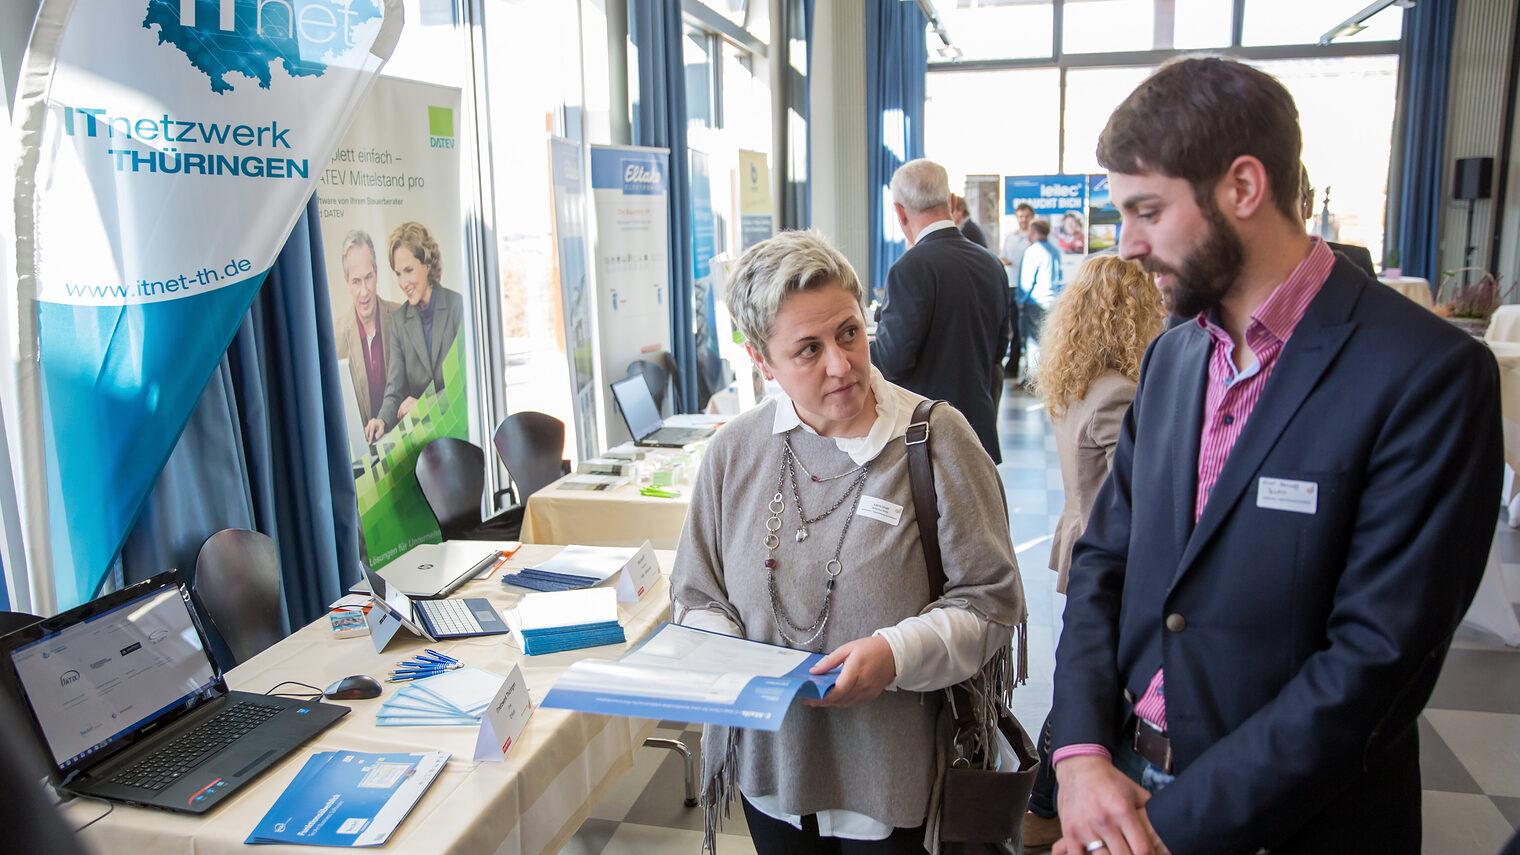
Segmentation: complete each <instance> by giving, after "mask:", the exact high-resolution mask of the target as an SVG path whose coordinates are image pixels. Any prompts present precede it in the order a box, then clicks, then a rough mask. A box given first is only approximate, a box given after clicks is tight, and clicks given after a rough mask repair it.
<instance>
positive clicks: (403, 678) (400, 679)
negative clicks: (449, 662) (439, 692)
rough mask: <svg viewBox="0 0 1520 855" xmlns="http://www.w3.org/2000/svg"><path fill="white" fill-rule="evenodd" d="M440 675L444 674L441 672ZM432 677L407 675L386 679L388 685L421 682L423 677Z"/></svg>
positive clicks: (428, 675)
mask: <svg viewBox="0 0 1520 855" xmlns="http://www.w3.org/2000/svg"><path fill="white" fill-rule="evenodd" d="M439 673H440V674H441V673H443V672H441V671H440V672H439ZM431 676H433V675H432V674H407V675H405V676H400V677H386V678H385V682H387V683H400V682H403V681H406V680H421V679H422V678H423V677H431Z"/></svg>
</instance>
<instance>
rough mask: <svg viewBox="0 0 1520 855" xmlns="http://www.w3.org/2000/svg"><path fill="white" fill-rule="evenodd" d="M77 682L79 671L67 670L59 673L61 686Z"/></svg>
mask: <svg viewBox="0 0 1520 855" xmlns="http://www.w3.org/2000/svg"><path fill="white" fill-rule="evenodd" d="M77 682H79V672H78V671H65V672H63V673H62V674H59V675H58V685H60V686H67V685H68V684H70V683H77Z"/></svg>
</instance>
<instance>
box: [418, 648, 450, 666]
mask: <svg viewBox="0 0 1520 855" xmlns="http://www.w3.org/2000/svg"><path fill="white" fill-rule="evenodd" d="M422 652H423V653H424V654H426V655H428V656H433V657H436V658H438V659H442V660H443V661H445V662H450V663H458V662H459V660H458V659H455V658H454V657H452V656H445V655H443V654H442V653H439V652H438V651H436V650H433V649H431V648H429V649H427V650H424V651H422Z"/></svg>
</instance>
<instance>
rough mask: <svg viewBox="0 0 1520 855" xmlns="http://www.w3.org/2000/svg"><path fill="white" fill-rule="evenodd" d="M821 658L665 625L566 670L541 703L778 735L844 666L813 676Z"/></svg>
mask: <svg viewBox="0 0 1520 855" xmlns="http://www.w3.org/2000/svg"><path fill="white" fill-rule="evenodd" d="M822 659H823V656H822V655H821V654H818V653H808V652H806V651H803V650H792V649H791V648H788V647H777V646H775V645H772V644H765V643H762V642H759V641H749V640H747V639H743V638H733V637H731V636H727V635H720V634H718V633H714V632H706V631H703V630H700V629H692V628H691V627H686V626H676V625H675V624H670V623H664V624H661V625H660V627H659V629H656V630H655V631H654V633H653V634H652V635H650V636H649V637H648V638H646V639H644V641H642V642H641V643H639V645H638V646H636V647H634V648H633V649H632V650H630V651H628V652H627V653H625V654H623V655H622V656H621V657H619V658H617V659H615V660H612V661H607V660H598V659H585V660H582V661H580V662H576V663H575V664H573V665H571V666H570V667H569V668H568V669H566V670H565V673H564V674H563V675H561V676H560V678H559V680H558V681H557V682H556V683H555V684H554V688H553V689H551V690H550V691H549V695H548V696H547V697H545V698H544V702H543V704H542V706H545V707H558V708H560V709H569V710H578V711H580V712H593V713H602V714H604V715H624V716H633V717H636V718H657V719H666V720H671V721H685V722H698V723H702V724H726V725H731V726H735V727H749V728H755V729H757V730H779V729H780V728H781V721H782V719H783V718H784V717H785V716H786V711H787V709H788V708H789V707H790V706H791V703H792V701H793V700H794V699H795V698H799V697H802V698H821V697H823V696H824V695H825V694H827V693H828V691H829V690H830V689H832V688H833V687H834V680H835V679H836V678H837V677H838V676H839V674H838V669H835V670H834V671H830V672H828V673H825V674H810V673H808V672H809V669H811V668H812V667H813V666H814V665H815V664H817V663H818V662H819V661H820V660H822Z"/></svg>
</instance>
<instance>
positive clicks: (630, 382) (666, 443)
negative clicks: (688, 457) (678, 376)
mask: <svg viewBox="0 0 1520 855" xmlns="http://www.w3.org/2000/svg"><path fill="white" fill-rule="evenodd" d="M612 397H613V399H615V400H616V401H617V405H618V412H619V413H621V414H622V416H623V424H625V425H627V426H628V433H630V434H632V436H633V444H634V445H640V446H645V447H649V448H682V447H685V446H687V445H690V444H691V443H693V442H696V441H698V440H702V439H707V438H708V437H710V436H712V434H713V429H712V428H710V427H701V428H677V427H666V426H665V422H664V421H663V420H661V419H660V408H659V407H656V406H655V405H654V396H653V395H650V394H649V384H648V383H647V382H646V381H645V380H644V377H643V375H641V374H635V375H633V376H632V377H625V378H623V379H622V380H619V381H617V382H616V383H613V384H612Z"/></svg>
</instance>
